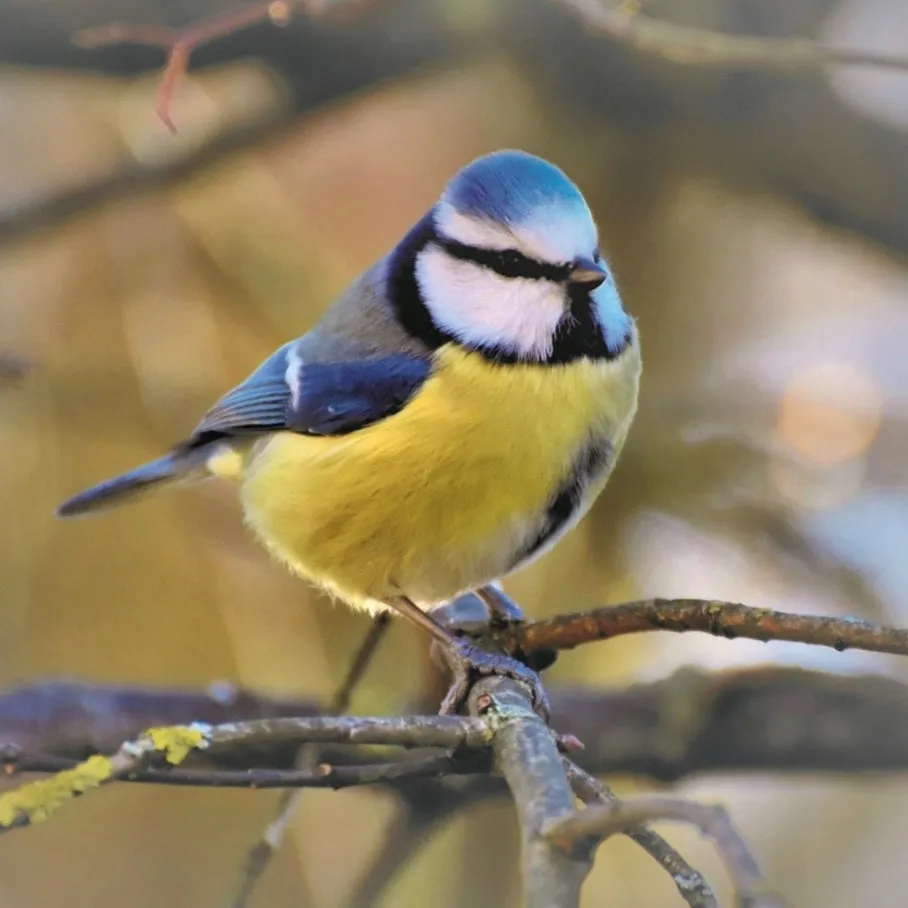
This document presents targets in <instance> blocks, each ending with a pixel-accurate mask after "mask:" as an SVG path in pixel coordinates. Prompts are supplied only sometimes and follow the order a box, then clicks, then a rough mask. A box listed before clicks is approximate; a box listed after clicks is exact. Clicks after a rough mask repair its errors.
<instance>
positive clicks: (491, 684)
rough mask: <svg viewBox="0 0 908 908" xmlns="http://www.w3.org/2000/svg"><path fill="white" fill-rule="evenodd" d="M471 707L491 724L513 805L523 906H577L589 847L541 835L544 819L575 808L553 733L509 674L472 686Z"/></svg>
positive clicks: (496, 757) (556, 817)
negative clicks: (519, 845) (520, 845)
mask: <svg viewBox="0 0 908 908" xmlns="http://www.w3.org/2000/svg"><path fill="white" fill-rule="evenodd" d="M470 712H471V713H472V714H473V715H477V716H482V717H484V718H485V719H486V721H487V722H488V723H489V725H490V727H491V728H492V730H493V734H494V740H493V743H492V753H493V761H494V766H495V768H496V770H497V771H498V772H499V773H501V775H502V776H504V779H505V781H506V782H507V784H508V788H509V789H510V790H511V795H512V796H513V798H514V802H515V804H516V806H517V817H518V822H519V824H520V833H521V839H522V842H523V848H522V856H521V860H522V876H523V895H524V904H525V905H526V908H577V906H578V905H579V904H580V888H581V886H582V885H583V881H584V880H585V879H586V876H587V874H588V873H589V871H590V868H591V867H592V854H591V852H590V849H589V848H583V847H581V848H562V847H561V846H560V845H559V844H558V843H556V842H554V841H553V840H552V839H550V838H547V837H546V836H545V835H544V829H545V828H546V826H547V824H549V823H552V822H555V821H557V820H559V819H563V818H565V817H568V816H570V815H571V814H572V813H573V809H574V799H573V794H572V792H571V787H570V784H569V782H568V779H567V775H566V773H565V771H564V767H563V765H562V762H561V755H560V754H559V752H558V747H557V745H556V743H555V738H554V736H553V735H552V732H551V731H550V730H549V728H548V726H547V725H546V724H545V723H544V722H543V721H542V720H541V719H540V718H539V716H538V715H536V713H535V711H534V710H533V704H532V701H531V699H530V697H529V694H528V692H527V691H526V690H525V689H524V688H523V687H522V686H521V685H519V684H517V683H516V682H515V681H512V680H511V679H509V678H502V677H493V678H488V679H484V680H481V681H479V682H478V683H477V684H476V685H474V687H473V690H472V692H471V694H470Z"/></svg>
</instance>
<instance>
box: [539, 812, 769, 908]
mask: <svg viewBox="0 0 908 908" xmlns="http://www.w3.org/2000/svg"><path fill="white" fill-rule="evenodd" d="M658 820H674V821H676V822H681V823H689V824H691V825H693V826H696V827H697V828H698V829H699V830H700V831H701V832H702V833H703V835H705V836H707V837H708V838H710V839H712V841H713V842H714V843H715V845H716V848H717V849H718V851H719V853H720V854H721V855H722V858H723V860H724V861H725V864H726V866H727V868H728V872H729V874H730V876H731V878H732V881H733V882H734V885H735V891H736V893H737V905H738V906H739V908H785V902H784V901H783V900H782V899H781V898H780V897H779V895H778V894H777V893H775V892H774V891H773V890H772V889H771V888H770V886H769V885H768V884H767V882H766V879H765V878H764V876H763V874H762V873H761V871H760V868H759V866H758V865H757V861H756V858H754V856H753V855H752V854H751V852H750V849H748V847H747V845H746V843H745V842H744V839H743V838H741V834H740V833H739V832H738V830H737V829H735V826H734V824H733V823H732V822H731V819H730V818H729V816H728V814H727V813H726V812H725V810H723V809H722V808H721V807H718V806H713V805H709V804H697V803H694V802H693V801H686V800H683V799H681V798H666V797H653V798H638V799H636V800H634V801H628V802H627V803H624V804H604V805H599V806H596V807H587V808H586V809H584V810H579V811H577V812H575V813H574V814H573V815H572V816H569V817H567V818H565V819H562V820H558V821H555V822H552V823H549V824H548V825H547V826H546V828H545V830H544V834H545V836H546V837H547V838H548V839H550V840H551V841H552V842H555V843H557V844H559V845H560V847H561V848H564V849H569V848H576V847H581V846H583V845H584V844H585V843H588V842H589V840H590V839H592V840H594V841H596V842H599V843H601V842H604V841H605V840H606V839H607V838H608V837H609V836H612V835H614V834H615V833H617V832H624V833H626V832H627V831H628V829H633V828H635V827H637V826H638V825H639V824H640V823H650V822H653V821H658Z"/></svg>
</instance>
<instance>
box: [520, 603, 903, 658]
mask: <svg viewBox="0 0 908 908" xmlns="http://www.w3.org/2000/svg"><path fill="white" fill-rule="evenodd" d="M656 630H661V631H675V632H677V633H683V632H685V631H700V632H702V633H707V634H712V635H713V636H715V637H725V638H726V639H728V640H734V639H735V638H736V637H744V638H746V639H748V640H761V641H763V642H764V643H765V642H767V641H769V640H787V641H789V642H793V643H809V644H811V645H813V646H828V647H832V648H833V649H836V650H838V651H839V652H844V651H845V650H846V649H862V650H868V651H870V652H875V653H892V654H895V655H899V656H904V655H906V654H908V630H902V629H901V628H894V627H885V626H883V625H879V624H873V623H871V622H869V621H861V620H860V619H857V618H832V617H826V616H817V615H795V614H791V613H789V612H777V611H775V610H774V609H768V608H753V607H751V606H748V605H741V604H740V603H736V602H717V601H715V600H711V599H643V600H640V601H638V602H627V603H624V604H622V605H608V606H604V607H602V608H598V609H593V610H592V611H588V612H574V613H573V614H565V615H557V616H556V617H554V618H550V619H547V620H545V621H534V622H531V623H529V624H526V625H524V626H523V627H520V628H517V629H516V630H515V631H514V632H512V636H511V640H510V645H511V646H512V647H513V646H515V645H516V646H518V647H519V648H520V649H522V650H524V651H525V652H532V651H533V650H537V649H556V650H561V649H573V648H574V647H575V646H580V645H581V644H583V643H590V642H591V641H593V640H608V639H610V638H612V637H621V636H624V635H626V634H639V633H643V632H646V631H656Z"/></svg>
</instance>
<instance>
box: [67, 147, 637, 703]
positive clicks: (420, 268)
mask: <svg viewBox="0 0 908 908" xmlns="http://www.w3.org/2000/svg"><path fill="white" fill-rule="evenodd" d="M641 370H642V360H641V355H640V343H639V333H638V330H637V326H636V322H635V320H634V318H633V317H632V316H630V315H629V314H628V313H626V312H625V310H624V308H623V306H622V302H621V297H620V295H619V292H618V289H617V287H616V284H615V280H614V275H613V273H612V271H611V269H610V267H609V265H608V263H607V261H606V259H605V258H604V257H603V254H602V252H601V249H600V243H599V233H598V228H597V226H596V222H595V220H594V218H593V215H592V213H591V211H590V208H589V206H588V204H587V202H586V200H585V198H584V196H583V194H582V193H581V191H580V189H579V188H578V187H577V186H576V185H575V183H574V182H572V181H571V179H570V178H569V177H568V176H567V175H566V174H565V173H564V171H562V170H561V169H560V168H559V167H557V166H556V165H555V164H552V163H551V162H549V161H547V160H545V159H543V158H540V157H537V156H535V155H532V154H529V153H528V152H524V151H519V150H513V149H504V150H499V151H495V152H492V153H489V154H486V155H483V156H481V157H479V158H476V159H475V160H473V161H472V162H470V163H468V164H467V165H466V166H464V167H463V168H462V169H461V170H459V171H458V172H457V173H455V174H454V175H453V177H451V179H450V180H449V181H448V182H447V184H446V185H445V186H444V188H443V190H442V192H441V195H440V196H439V198H438V199H437V201H436V202H435V204H433V205H432V207H431V208H430V209H429V211H428V212H427V213H426V214H425V215H424V216H422V217H421V218H420V219H419V220H418V221H417V222H416V224H415V225H414V226H413V227H412V228H411V229H410V230H409V231H408V232H407V233H406V235H405V236H404V237H403V239H402V240H401V241H400V242H399V243H398V244H397V245H396V246H395V247H394V248H393V249H392V250H391V251H390V252H389V253H388V254H387V255H385V256H384V257H383V258H381V259H380V260H378V261H377V262H376V263H374V264H373V265H372V266H371V267H369V268H367V270H365V271H364V272H363V273H362V274H361V275H360V276H359V277H358V278H356V279H355V280H354V281H353V282H352V283H351V284H350V285H349V286H348V288H347V289H346V290H345V291H343V292H341V294H340V295H339V296H338V297H337V298H336V299H335V301H334V302H333V303H332V304H331V305H330V306H329V307H328V308H327V310H326V311H325V313H324V315H323V316H322V318H321V320H320V321H319V322H318V323H317V324H316V325H315V326H314V327H313V328H312V329H311V330H310V331H309V332H308V333H306V334H304V335H303V336H302V337H299V338H297V339H295V340H292V341H290V342H288V343H286V344H284V345H283V346H282V347H280V348H279V349H278V350H277V351H276V352H275V353H274V354H272V355H271V356H270V357H269V358H268V359H266V360H265V361H264V362H263V363H262V364H261V365H260V366H259V367H258V368H257V369H256V370H255V371H254V372H252V374H251V375H249V377H248V378H246V379H245V381H243V382H242V383H240V384H239V385H237V386H236V387H234V388H233V389H232V390H230V391H228V392H227V393H226V394H224V395H223V396H222V397H221V398H220V399H219V400H218V401H217V402H216V403H215V404H214V406H212V407H211V409H210V410H208V412H207V413H205V414H204V415H203V416H202V419H201V421H200V422H199V423H198V425H197V426H196V428H195V429H194V430H193V431H192V433H191V434H190V435H189V436H188V438H186V439H185V440H184V441H183V442H181V443H179V444H177V445H176V446H174V447H173V448H172V449H171V450H170V451H169V452H168V453H166V454H164V455H163V456H162V457H160V458H158V459H156V460H153V461H151V462H149V463H146V464H144V465H142V466H139V467H137V468H136V469H134V470H131V471H130V472H127V473H125V474H123V475H120V476H117V477H115V478H113V479H109V480H107V481H105V482H101V483H100V484H98V485H96V486H94V487H92V488H89V489H87V490H86V491H83V492H81V493H79V494H77V495H75V496H74V497H72V498H70V499H69V500H68V501H66V502H65V503H63V504H62V505H61V506H60V507H59V509H58V514H59V515H60V516H64V517H69V516H72V515H76V514H82V513H85V512H88V511H93V510H97V509H100V508H102V507H105V506H108V505H111V504H114V503H119V502H121V501H126V500H128V499H131V498H134V497H136V496H137V495H139V494H140V493H144V492H146V491H149V490H152V489H157V488H159V487H161V486H165V485H168V484H171V483H176V482H186V481H198V480H201V479H205V478H207V477H212V476H214V477H220V478H222V479H228V480H231V481H233V482H234V483H235V484H236V485H237V487H238V492H239V498H240V501H241V504H242V509H243V514H244V519H245V522H246V524H247V525H248V527H249V528H250V529H251V531H252V534H253V535H254V536H255V537H256V538H257V539H258V540H259V541H260V542H261V543H262V544H263V545H264V547H265V548H266V549H267V550H268V551H269V552H270V553H271V554H272V555H273V556H274V557H275V558H276V560H277V561H279V562H282V563H283V564H285V565H286V566H288V567H289V568H290V570H291V571H293V572H294V573H295V574H297V575H299V576H300V577H302V578H304V579H306V580H308V581H310V582H312V583H314V584H315V585H317V586H318V587H320V588H322V589H323V590H325V591H327V592H328V593H329V594H331V595H332V596H333V597H335V598H336V599H339V600H341V601H343V602H345V603H347V604H348V605H350V606H352V607H354V608H360V609H365V610H367V611H369V612H371V613H372V614H381V613H383V612H386V611H391V612H395V613H398V614H399V615H402V616H403V617H405V618H407V619H409V620H410V621H411V622H413V623H414V624H416V625H417V626H418V627H420V628H421V629H422V630H423V631H425V632H427V633H428V634H429V635H430V637H431V638H432V639H433V640H434V641H435V642H436V643H437V644H439V645H440V646H441V649H442V654H443V655H444V657H445V658H446V660H447V662H448V664H449V666H450V668H451V671H452V674H453V680H452V684H451V688H450V690H449V691H448V694H447V696H446V697H445V699H444V701H443V703H442V705H441V709H440V711H441V712H443V713H444V712H448V713H452V712H456V711H457V710H458V709H459V708H460V707H462V705H463V702H464V699H465V697H466V694H467V692H468V689H469V684H470V679H471V678H475V677H476V675H477V674H488V673H497V674H504V675H510V676H512V677H514V678H517V679H518V680H521V681H524V682H526V683H527V684H528V685H529V686H530V688H531V690H532V693H533V702H534V705H536V706H537V708H538V709H539V711H540V712H545V713H547V707H548V704H547V700H546V699H545V693H544V691H543V690H542V687H541V682H540V679H539V677H538V675H537V674H536V673H535V672H534V671H533V670H532V669H530V668H529V667H528V666H526V665H525V664H524V663H523V662H520V661H519V660H518V659H516V658H512V657H510V656H507V655H504V654H500V653H490V652H488V651H486V650H483V649H481V648H480V647H479V646H477V645H474V644H473V643H470V642H468V641H466V640H465V639H464V638H463V637H462V636H459V635H457V634H455V633H454V632H453V631H452V630H451V629H449V628H448V627H446V626H444V625H443V624H442V623H441V622H440V621H438V620H436V618H434V617H433V616H432V611H433V609H435V608H437V607H439V606H441V605H444V604H445V603H447V602H449V601H451V600H453V599H455V598H456V597H458V596H460V595H463V594H465V593H470V592H472V593H475V594H476V595H477V596H478V597H479V598H480V599H481V600H482V601H483V602H484V603H485V604H486V606H487V607H488V609H489V610H490V613H491V615H492V616H493V618H498V619H501V620H504V621H510V620H518V619H519V618H520V617H521V616H522V613H521V611H520V609H519V607H518V606H517V605H516V603H512V602H511V600H510V599H509V598H508V597H507V596H506V595H505V594H504V593H503V592H502V590H501V586H500V581H501V579H502V578H504V577H507V576H509V575H510V574H512V573H514V572H515V571H517V570H519V569H521V568H523V567H525V566H526V565H528V564H530V563H531V562H533V561H535V560H536V559H537V558H539V557H540V556H541V555H542V554H544V553H545V552H547V551H549V550H550V549H551V548H552V547H553V546H554V545H555V544H556V543H557V542H558V541H559V540H560V539H562V538H563V537H564V536H565V534H566V533H568V532H569V531H570V530H571V529H572V528H573V527H574V526H575V525H576V524H577V523H578V521H579V520H580V519H581V518H582V517H583V516H584V514H585V513H586V512H587V511H588V510H589V508H590V507H591V505H592V504H593V502H594V501H595V500H596V498H597V496H598V495H599V493H600V492H601V491H602V489H603V488H604V487H605V485H606V482H607V480H608V478H609V475H610V474H611V472H612V470H613V467H614V465H615V462H616V460H617V458H618V456H619V454H620V452H621V450H622V448H623V446H624V443H625V439H626V437H627V435H628V431H629V429H630V426H631V423H632V421H633V419H634V416H635V413H636V410H637V398H638V390H639V384H640V376H641Z"/></svg>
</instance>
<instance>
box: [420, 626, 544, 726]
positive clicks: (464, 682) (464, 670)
mask: <svg viewBox="0 0 908 908" xmlns="http://www.w3.org/2000/svg"><path fill="white" fill-rule="evenodd" d="M442 654H443V657H444V659H445V661H446V662H447V663H448V665H449V666H450V668H451V672H452V674H453V676H454V677H453V680H452V681H451V687H450V688H449V689H448V693H447V694H446V696H445V698H444V700H443V701H442V704H441V708H440V709H439V710H438V711H439V713H440V714H441V715H454V714H456V713H457V711H458V710H459V709H460V707H461V706H463V704H464V703H465V702H466V699H467V697H468V696H469V693H470V688H471V687H472V686H473V684H474V683H475V682H476V681H477V680H478V678H480V677H483V676H488V675H504V676H506V677H508V678H513V679H514V680H515V681H519V682H520V683H522V684H525V685H526V686H527V687H529V689H530V693H531V695H532V698H533V709H534V710H535V711H536V713H537V714H538V715H539V716H540V718H542V719H543V721H545V722H546V723H547V722H548V721H549V715H550V712H551V710H550V708H549V698H548V695H547V694H546V692H545V689H544V688H543V686H542V679H541V678H540V677H539V675H538V674H537V673H536V672H535V671H533V669H531V668H528V667H527V666H526V665H524V664H523V663H522V662H519V661H518V660H517V659H514V658H512V657H511V656H506V655H504V654H503V653H490V652H488V651H487V650H484V649H481V648H480V647H478V646H476V645H475V644H473V643H470V642H469V641H467V640H464V639H463V638H460V637H455V638H452V639H451V641H450V643H448V644H447V645H443V646H442Z"/></svg>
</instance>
